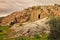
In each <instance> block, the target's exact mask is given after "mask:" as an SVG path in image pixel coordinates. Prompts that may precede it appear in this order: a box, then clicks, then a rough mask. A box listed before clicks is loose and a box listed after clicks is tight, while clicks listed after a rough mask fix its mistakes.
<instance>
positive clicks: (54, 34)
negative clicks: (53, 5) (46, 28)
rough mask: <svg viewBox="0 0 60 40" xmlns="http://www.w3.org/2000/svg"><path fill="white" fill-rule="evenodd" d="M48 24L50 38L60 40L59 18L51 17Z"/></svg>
mask: <svg viewBox="0 0 60 40" xmlns="http://www.w3.org/2000/svg"><path fill="white" fill-rule="evenodd" d="M49 24H50V26H51V34H50V38H52V40H60V17H51V19H50V21H49Z"/></svg>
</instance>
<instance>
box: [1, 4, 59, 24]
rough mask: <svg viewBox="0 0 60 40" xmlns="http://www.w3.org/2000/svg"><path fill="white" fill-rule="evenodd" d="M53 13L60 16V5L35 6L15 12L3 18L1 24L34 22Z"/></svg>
mask: <svg viewBox="0 0 60 40" xmlns="http://www.w3.org/2000/svg"><path fill="white" fill-rule="evenodd" d="M52 15H55V16H60V5H57V4H55V5H48V6H33V7H29V8H27V9H24V10H22V11H17V12H13V13H11V15H9V16H6V17H5V18H4V19H3V20H2V22H1V25H10V24H15V23H23V22H26V21H32V22H33V21H36V20H39V19H42V18H44V17H49V16H52Z"/></svg>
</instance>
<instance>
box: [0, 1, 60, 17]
mask: <svg viewBox="0 0 60 40" xmlns="http://www.w3.org/2000/svg"><path fill="white" fill-rule="evenodd" d="M50 4H52V5H53V4H60V0H0V17H1V16H6V15H8V14H10V13H11V12H13V11H17V10H23V9H24V8H27V7H30V6H34V5H50Z"/></svg>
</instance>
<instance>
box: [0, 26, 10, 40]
mask: <svg viewBox="0 0 60 40" xmlns="http://www.w3.org/2000/svg"><path fill="white" fill-rule="evenodd" d="M8 30H9V26H1V25H0V40H3V39H4V37H5V35H6V34H5V33H4V31H8ZM7 34H8V33H7ZM6 36H7V35H6Z"/></svg>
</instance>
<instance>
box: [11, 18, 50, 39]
mask: <svg viewBox="0 0 60 40" xmlns="http://www.w3.org/2000/svg"><path fill="white" fill-rule="evenodd" d="M49 20H50V19H47V18H43V19H40V20H38V21H35V22H30V23H29V22H26V23H22V24H20V23H16V24H14V25H13V26H12V27H11V28H10V29H12V30H14V31H15V32H14V33H15V34H11V35H10V37H12V38H14V37H19V36H27V37H34V35H36V34H38V35H39V36H41V35H42V34H43V33H45V34H49V33H50V26H49V24H48V23H47V24H46V22H47V21H49Z"/></svg>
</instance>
